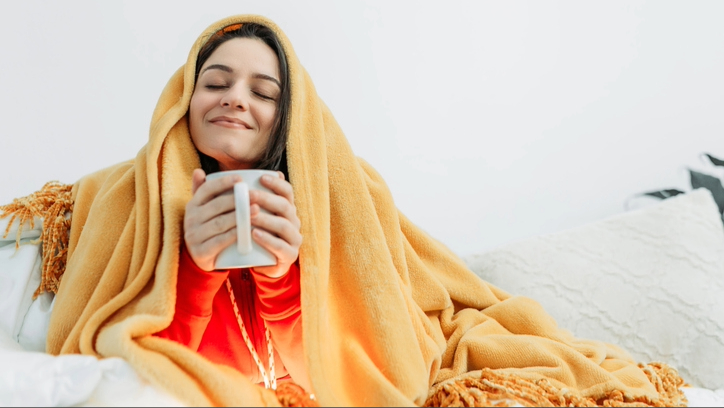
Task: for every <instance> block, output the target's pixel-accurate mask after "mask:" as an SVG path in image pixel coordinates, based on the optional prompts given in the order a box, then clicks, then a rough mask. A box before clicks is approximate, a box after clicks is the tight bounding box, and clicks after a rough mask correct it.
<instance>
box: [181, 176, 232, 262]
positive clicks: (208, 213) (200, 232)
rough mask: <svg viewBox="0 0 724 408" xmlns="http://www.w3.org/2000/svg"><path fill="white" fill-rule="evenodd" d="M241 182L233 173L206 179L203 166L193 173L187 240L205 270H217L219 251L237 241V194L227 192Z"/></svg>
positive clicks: (185, 227) (191, 251)
mask: <svg viewBox="0 0 724 408" xmlns="http://www.w3.org/2000/svg"><path fill="white" fill-rule="evenodd" d="M240 181H241V177H239V176H234V175H231V176H226V177H221V178H218V179H216V180H211V181H209V182H206V173H204V171H203V170H201V169H196V170H194V172H193V174H192V176H191V192H192V193H193V198H191V200H190V201H189V202H188V204H186V214H185V215H184V240H185V241H186V249H187V250H188V253H189V255H191V259H193V260H194V262H195V263H196V265H197V266H198V267H199V268H201V269H203V270H205V271H212V270H214V262H215V261H216V257H217V256H218V255H219V253H220V252H221V251H222V250H223V249H224V248H226V247H228V246H229V245H231V244H233V243H234V242H235V241H236V214H235V213H234V209H235V207H234V195H233V194H223V193H224V192H226V191H229V190H230V189H232V188H233V187H234V184H236V183H238V182H240Z"/></svg>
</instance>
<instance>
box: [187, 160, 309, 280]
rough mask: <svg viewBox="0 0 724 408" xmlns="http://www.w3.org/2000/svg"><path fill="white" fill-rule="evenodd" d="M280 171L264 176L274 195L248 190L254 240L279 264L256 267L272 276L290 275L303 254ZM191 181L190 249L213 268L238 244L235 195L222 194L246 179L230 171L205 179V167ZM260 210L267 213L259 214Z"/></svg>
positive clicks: (286, 184) (288, 191) (288, 189)
mask: <svg viewBox="0 0 724 408" xmlns="http://www.w3.org/2000/svg"><path fill="white" fill-rule="evenodd" d="M278 174H279V177H278V178H276V177H270V176H264V177H262V178H261V184H262V185H263V186H264V187H266V188H268V189H269V190H271V191H272V192H273V193H269V192H266V191H258V190H252V191H249V198H250V204H251V205H250V210H251V226H252V239H254V241H256V243H257V244H259V245H260V246H261V247H263V248H265V249H266V250H267V251H269V252H271V253H272V254H273V255H274V256H276V258H277V264H276V265H272V266H260V267H255V268H253V269H254V272H256V273H260V274H264V275H266V276H269V277H271V278H278V277H281V276H283V275H284V274H286V273H287V271H288V270H289V268H290V267H291V265H292V264H293V263H294V262H296V260H297V258H298V257H299V247H300V246H301V245H302V234H301V232H300V226H301V223H300V221H299V218H298V217H297V209H296V207H295V206H294V193H293V191H292V186H291V184H289V182H287V181H286V180H285V179H284V174H283V173H282V172H278ZM191 179H192V193H193V198H192V199H191V200H190V201H189V202H188V204H187V205H186V214H185V215H184V240H185V241H186V249H187V250H188V253H189V255H190V256H191V259H193V260H194V262H195V263H196V265H198V267H199V268H201V269H203V270H205V271H212V270H213V269H214V262H215V261H216V257H217V256H218V255H219V253H221V251H222V250H224V249H225V248H226V247H228V246H229V245H231V244H233V243H234V242H236V215H235V213H234V210H235V208H234V195H233V194H223V193H225V192H227V191H229V190H231V189H232V188H233V186H234V184H236V183H238V182H240V181H242V179H241V178H240V177H239V176H233V175H232V176H226V177H221V178H218V179H215V180H211V181H209V182H206V181H205V180H206V174H205V173H204V171H203V170H201V169H196V170H194V173H193V175H192V177H191ZM261 208H263V209H264V210H266V211H268V212H269V214H267V213H263V212H261Z"/></svg>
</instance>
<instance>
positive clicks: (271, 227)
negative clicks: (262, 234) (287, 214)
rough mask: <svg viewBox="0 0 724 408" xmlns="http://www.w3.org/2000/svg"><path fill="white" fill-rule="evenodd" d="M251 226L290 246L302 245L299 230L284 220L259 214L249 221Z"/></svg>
mask: <svg viewBox="0 0 724 408" xmlns="http://www.w3.org/2000/svg"><path fill="white" fill-rule="evenodd" d="M251 225H252V226H253V227H257V228H260V229H262V230H264V231H266V232H268V233H270V234H272V235H275V236H277V237H279V238H281V239H283V240H284V241H285V242H287V243H288V244H289V245H290V246H293V247H294V246H299V245H301V243H302V234H301V233H300V232H299V228H297V227H296V226H295V225H294V224H292V223H291V222H290V221H289V220H287V219H286V218H282V217H278V216H275V215H270V214H264V213H259V214H258V215H256V216H254V217H253V218H252V219H251Z"/></svg>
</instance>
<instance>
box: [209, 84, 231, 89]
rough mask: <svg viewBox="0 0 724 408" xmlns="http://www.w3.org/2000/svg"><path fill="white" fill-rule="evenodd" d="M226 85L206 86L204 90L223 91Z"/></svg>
mask: <svg viewBox="0 0 724 408" xmlns="http://www.w3.org/2000/svg"><path fill="white" fill-rule="evenodd" d="M225 88H228V87H227V86H226V85H206V89H225Z"/></svg>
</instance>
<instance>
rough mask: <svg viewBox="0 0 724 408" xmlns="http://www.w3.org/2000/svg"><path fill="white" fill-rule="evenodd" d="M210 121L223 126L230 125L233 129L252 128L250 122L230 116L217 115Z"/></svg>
mask: <svg viewBox="0 0 724 408" xmlns="http://www.w3.org/2000/svg"><path fill="white" fill-rule="evenodd" d="M209 122H211V123H213V124H215V125H219V126H223V127H228V128H232V129H251V126H249V124H248V123H246V122H244V121H243V120H241V119H237V118H232V117H230V116H217V117H215V118H213V119H211V120H210V121H209Z"/></svg>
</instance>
